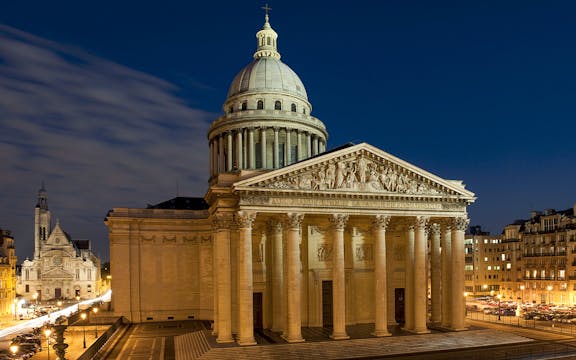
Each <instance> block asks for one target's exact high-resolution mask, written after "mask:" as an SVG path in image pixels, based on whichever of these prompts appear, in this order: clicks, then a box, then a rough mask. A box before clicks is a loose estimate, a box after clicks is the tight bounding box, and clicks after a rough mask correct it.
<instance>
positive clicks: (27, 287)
mask: <svg viewBox="0 0 576 360" xmlns="http://www.w3.org/2000/svg"><path fill="white" fill-rule="evenodd" d="M26 292H27V293H29V292H30V285H28V284H26Z"/></svg>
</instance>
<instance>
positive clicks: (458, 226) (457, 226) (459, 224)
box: [452, 216, 470, 231]
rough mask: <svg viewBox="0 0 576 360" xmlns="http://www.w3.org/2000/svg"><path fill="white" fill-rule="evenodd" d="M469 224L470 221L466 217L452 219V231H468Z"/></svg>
mask: <svg viewBox="0 0 576 360" xmlns="http://www.w3.org/2000/svg"><path fill="white" fill-rule="evenodd" d="M469 223H470V219H468V218H467V217H465V216H459V217H455V218H452V229H453V230H456V231H466V229H468V224H469Z"/></svg>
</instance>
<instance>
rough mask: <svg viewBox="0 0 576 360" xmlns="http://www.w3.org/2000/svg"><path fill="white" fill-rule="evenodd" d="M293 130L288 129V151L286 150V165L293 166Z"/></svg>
mask: <svg viewBox="0 0 576 360" xmlns="http://www.w3.org/2000/svg"><path fill="white" fill-rule="evenodd" d="M290 135H292V130H291V129H286V149H285V150H284V158H285V160H284V165H290V164H292V139H291V136H290Z"/></svg>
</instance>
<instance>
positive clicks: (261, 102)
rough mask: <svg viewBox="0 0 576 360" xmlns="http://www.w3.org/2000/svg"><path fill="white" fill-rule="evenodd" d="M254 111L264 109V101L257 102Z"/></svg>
mask: <svg viewBox="0 0 576 360" xmlns="http://www.w3.org/2000/svg"><path fill="white" fill-rule="evenodd" d="M256 109H258V110H262V109H264V101H262V100H258V103H257V104H256Z"/></svg>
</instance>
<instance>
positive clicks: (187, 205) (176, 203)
mask: <svg viewBox="0 0 576 360" xmlns="http://www.w3.org/2000/svg"><path fill="white" fill-rule="evenodd" d="M209 207H210V206H209V205H208V203H206V201H205V200H204V198H199V197H184V196H178V197H175V198H173V199H170V200H167V201H164V202H161V203H159V204H156V205H150V204H148V206H147V207H146V208H147V209H177V210H206V209H208V208H209Z"/></svg>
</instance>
